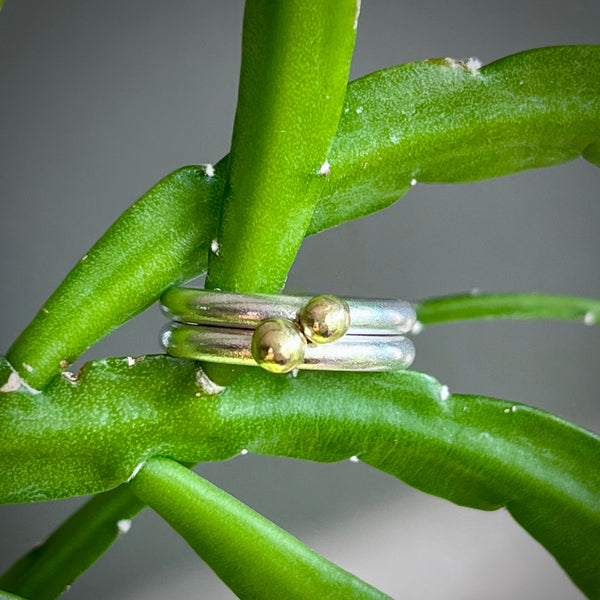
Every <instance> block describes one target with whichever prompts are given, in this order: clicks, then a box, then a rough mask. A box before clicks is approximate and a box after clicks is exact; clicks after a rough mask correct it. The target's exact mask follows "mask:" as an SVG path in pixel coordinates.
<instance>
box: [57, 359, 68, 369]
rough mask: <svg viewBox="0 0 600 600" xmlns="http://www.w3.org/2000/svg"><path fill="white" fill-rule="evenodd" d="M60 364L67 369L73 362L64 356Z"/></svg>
mask: <svg viewBox="0 0 600 600" xmlns="http://www.w3.org/2000/svg"><path fill="white" fill-rule="evenodd" d="M58 364H59V366H60V368H61V369H66V368H67V367H68V366H69V365H70V364H71V363H70V362H69V361H68V360H65V359H64V358H63V359H62V360H61V361H60V362H59V363H58Z"/></svg>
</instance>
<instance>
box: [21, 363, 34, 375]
mask: <svg viewBox="0 0 600 600" xmlns="http://www.w3.org/2000/svg"><path fill="white" fill-rule="evenodd" d="M23 368H24V369H25V370H26V371H28V372H29V373H33V367H32V366H31V365H28V364H27V363H23Z"/></svg>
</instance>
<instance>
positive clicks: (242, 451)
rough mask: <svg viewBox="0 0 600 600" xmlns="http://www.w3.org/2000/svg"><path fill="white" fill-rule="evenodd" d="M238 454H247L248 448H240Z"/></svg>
mask: <svg viewBox="0 0 600 600" xmlns="http://www.w3.org/2000/svg"><path fill="white" fill-rule="evenodd" d="M240 454H241V455H242V456H246V454H248V450H246V448H242V450H241V451H240Z"/></svg>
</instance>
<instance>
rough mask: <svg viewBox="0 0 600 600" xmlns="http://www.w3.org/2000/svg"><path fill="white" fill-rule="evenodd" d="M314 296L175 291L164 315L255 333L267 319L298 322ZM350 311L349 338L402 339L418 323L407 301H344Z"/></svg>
mask: <svg viewBox="0 0 600 600" xmlns="http://www.w3.org/2000/svg"><path fill="white" fill-rule="evenodd" d="M311 298H312V296H283V295H273V296H268V295H259V294H254V295H250V294H248V295H246V294H230V293H227V292H214V291H210V290H196V289H191V288H172V289H170V290H168V291H167V292H165V293H164V294H163V297H162V298H161V300H160V302H161V308H162V311H163V313H164V314H165V315H166V316H167V317H168V318H169V319H172V320H173V321H178V322H179V323H195V324H198V325H215V326H221V327H234V328H236V329H255V328H256V327H258V325H260V323H262V322H263V321H265V320H266V319H287V320H290V321H294V320H296V319H297V318H298V315H299V313H300V311H301V310H302V308H303V306H305V305H306V303H307V302H308V301H309V300H310V299H311ZM344 300H345V301H346V303H347V304H348V308H349V309H350V328H349V329H348V332H347V334H346V335H399V334H402V333H408V332H409V331H410V330H411V329H412V327H413V325H414V324H415V322H416V320H417V315H416V313H415V309H414V308H413V306H412V304H410V303H409V302H406V301H405V300H383V299H373V300H362V299H357V298H344Z"/></svg>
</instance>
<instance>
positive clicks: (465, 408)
mask: <svg viewBox="0 0 600 600" xmlns="http://www.w3.org/2000/svg"><path fill="white" fill-rule="evenodd" d="M0 371H1V373H0V374H1V375H2V379H0V380H4V378H6V377H7V375H8V374H9V372H10V368H9V366H8V364H6V363H4V367H3V368H2V369H0ZM202 375H203V373H202V372H201V371H199V369H198V366H197V365H196V364H195V363H193V362H191V361H185V360H179V359H174V358H170V357H167V356H149V357H147V358H146V359H145V360H144V361H141V362H139V363H137V364H135V365H133V366H129V364H128V362H127V361H126V360H125V359H109V360H102V361H96V362H93V363H88V364H87V365H86V366H85V367H84V368H83V370H82V373H81V379H80V380H79V382H77V383H71V382H69V381H66V380H65V379H64V378H62V377H58V378H56V379H55V380H54V381H53V382H52V384H51V385H50V386H48V388H47V389H46V390H45V391H44V393H43V394H37V395H36V394H32V393H31V392H28V391H26V390H25V389H21V390H20V391H18V392H11V393H6V394H5V395H4V397H3V402H2V403H0V422H2V423H3V436H1V437H0V472H1V473H2V478H1V479H0V501H2V502H29V501H35V500H40V499H50V498H58V497H65V496H73V495H78V494H85V493H90V492H95V491H101V490H106V489H110V488H112V487H114V486H116V485H118V484H119V483H121V482H123V481H126V480H127V479H128V478H129V477H130V476H131V474H132V473H133V471H134V470H135V468H136V466H137V465H139V464H140V463H142V462H143V461H145V460H148V459H149V458H151V457H153V456H157V455H161V456H170V457H172V458H174V459H176V460H178V461H180V462H185V463H195V462H199V461H214V460H224V459H227V458H230V457H232V456H235V455H236V454H238V453H239V452H240V451H241V450H242V449H244V448H245V449H247V450H249V451H250V452H255V453H258V454H270V455H278V456H289V457H295V458H303V459H307V460H315V461H323V462H331V461H338V460H343V459H346V458H348V457H349V456H351V455H357V456H358V457H359V458H360V459H361V460H362V461H364V462H366V463H368V464H370V465H372V466H374V467H376V468H378V469H381V470H382V471H385V472H387V473H389V474H391V475H394V476H396V477H399V478H400V479H402V480H403V481H405V482H407V483H409V484H410V485H412V486H414V487H416V488H418V489H421V490H423V491H425V492H428V493H431V494H435V495H437V496H441V497H443V498H447V499H449V500H451V501H453V502H456V503H458V504H461V505H465V506H470V507H474V508H480V509H484V510H491V509H496V508H499V507H501V506H504V505H506V506H507V507H508V508H509V510H510V511H511V513H512V514H513V515H514V516H515V518H516V519H517V520H518V521H519V522H520V523H521V525H522V526H523V527H525V529H527V531H529V532H530V533H531V534H532V535H533V536H534V537H535V538H536V539H538V540H539V541H540V542H541V543H543V544H544V545H545V546H546V548H547V549H548V550H549V551H550V552H552V553H553V554H554V556H555V557H556V559H557V560H558V562H559V563H560V564H561V565H562V566H563V568H564V569H565V570H566V571H567V573H568V574H569V575H570V576H571V578H572V579H573V580H574V582H575V583H576V584H577V585H578V586H579V587H581V589H582V590H584V592H585V593H587V594H588V596H589V597H595V598H597V597H599V594H600V573H599V572H598V570H597V569H595V568H590V565H596V564H597V562H596V561H597V557H598V556H599V555H600V473H599V472H598V470H597V469H593V468H592V469H591V468H590V465H597V464H599V461H600V439H599V438H598V437H597V436H596V435H594V434H592V433H590V432H587V431H585V430H583V429H581V428H579V427H576V426H575V425H572V424H569V423H567V422H565V421H563V420H562V419H560V418H559V417H556V416H553V415H550V414H548V413H545V412H544V411H541V410H538V409H535V408H531V407H527V406H523V405H520V404H512V403H507V402H503V401H500V400H494V399H490V398H484V397H480V396H461V395H454V394H450V393H449V391H448V390H447V388H445V387H444V386H441V385H440V384H439V383H438V382H437V381H435V380H434V379H432V378H431V377H429V376H427V375H423V374H420V373H416V372H412V371H404V372H394V373H385V374H384V373H374V374H358V375H357V374H348V373H346V374H345V373H316V372H315V373H308V374H307V373H300V374H299V375H298V376H297V377H296V378H294V377H292V376H274V375H271V374H269V373H265V372H262V371H261V370H260V369H252V368H247V369H245V370H244V372H243V373H242V374H241V375H240V376H239V377H238V378H237V379H236V381H235V382H234V383H233V384H232V385H231V386H229V387H228V388H227V389H226V390H225V391H223V392H221V393H220V394H217V395H212V396H211V395H207V390H205V389H204V388H203V377H202ZM324 390H326V392H324ZM324 396H326V398H325V397H324ZM441 473H443V476H440V474H441Z"/></svg>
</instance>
